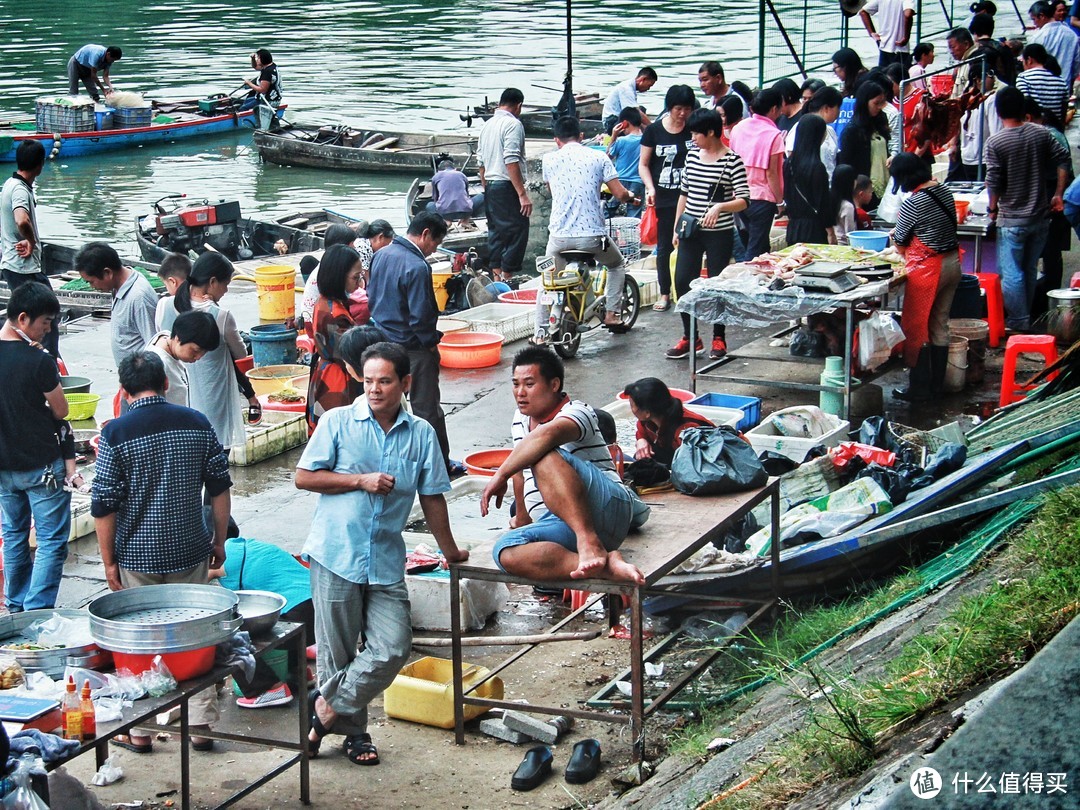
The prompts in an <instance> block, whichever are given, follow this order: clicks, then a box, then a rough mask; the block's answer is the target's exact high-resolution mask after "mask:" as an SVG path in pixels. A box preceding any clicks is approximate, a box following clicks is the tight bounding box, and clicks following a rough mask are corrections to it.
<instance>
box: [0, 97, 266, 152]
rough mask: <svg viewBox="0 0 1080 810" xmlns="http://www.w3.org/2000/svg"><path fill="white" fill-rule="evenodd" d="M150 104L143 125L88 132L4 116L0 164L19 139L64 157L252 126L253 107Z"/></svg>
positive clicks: (196, 101) (0, 127) (195, 102)
mask: <svg viewBox="0 0 1080 810" xmlns="http://www.w3.org/2000/svg"><path fill="white" fill-rule="evenodd" d="M152 104H153V107H152V111H153V118H152V119H151V123H150V124H149V125H147V126H137V127H128V128H124V129H101V130H94V131H91V132H68V133H49V132H32V131H26V130H25V129H23V128H21V127H20V124H22V125H24V126H25V125H26V124H30V125H34V119H33V118H28V119H26V120H25V121H19V120H13V119H11V118H8V117H5V119H4V120H3V121H2V122H0V163H14V162H15V150H16V149H17V148H18V146H19V144H20V143H22V142H23V141H39V142H40V143H41V145H42V146H44V147H45V153H46V155H48V156H49V157H50V158H52V159H54V160H55V159H58V158H59V159H65V160H66V159H67V158H77V157H85V156H87V155H96V154H98V153H100V152H108V151H112V150H116V149H129V148H134V147H139V146H146V145H147V144H155V143H171V142H172V141H179V140H184V139H187V138H196V137H200V136H206V135H219V134H222V133H226V132H236V131H239V130H241V129H254V128H255V126H256V119H255V111H254V110H239V109H236V108H235V107H234V108H232V109H227V110H224V111H223V110H221V109H220V106H219V105H213V104H211V105H208V104H206V100H203V104H202V105H201V106H202V107H208V108H210V109H213V108H214V107H215V106H217V107H218V109H216V110H214V111H212V112H204V111H203V109H200V103H199V99H190V100H184V101H169V102H165V101H161V102H157V101H155V102H152ZM284 112H285V105H282V106H281V107H279V108H278V110H277V113H276V114H277V117H278V118H279V119H280V118H281V116H282V115H283V114H284Z"/></svg>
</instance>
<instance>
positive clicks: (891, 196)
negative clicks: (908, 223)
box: [877, 182, 911, 223]
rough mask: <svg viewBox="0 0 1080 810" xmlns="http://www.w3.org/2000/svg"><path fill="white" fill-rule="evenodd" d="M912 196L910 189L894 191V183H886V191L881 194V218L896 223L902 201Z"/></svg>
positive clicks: (879, 210)
mask: <svg viewBox="0 0 1080 810" xmlns="http://www.w3.org/2000/svg"><path fill="white" fill-rule="evenodd" d="M910 196H911V192H910V191H895V192H894V191H893V183H892V182H888V183H886V184H885V193H884V194H883V195H881V202H879V203H878V207H877V215H878V218H879V219H882V220H884V221H885V222H889V223H895V222H896V212H897V211H899V210H900V203H902V202H903V201H904V200H906V199H907V198H908V197H910Z"/></svg>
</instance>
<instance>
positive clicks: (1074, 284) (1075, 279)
mask: <svg viewBox="0 0 1080 810" xmlns="http://www.w3.org/2000/svg"><path fill="white" fill-rule="evenodd" d="M1069 287H1070V289H1073V290H1080V270H1077V271H1076V272H1075V273H1073V274H1072V280H1071V281H1070V282H1069Z"/></svg>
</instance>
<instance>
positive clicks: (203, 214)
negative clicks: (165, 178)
mask: <svg viewBox="0 0 1080 810" xmlns="http://www.w3.org/2000/svg"><path fill="white" fill-rule="evenodd" d="M157 209H158V214H157V222H156V225H157V229H156V230H157V233H158V240H157V245H158V247H160V248H163V249H164V250H168V251H171V252H173V253H187V252H188V251H195V252H196V253H202V252H204V251H205V250H206V247H205V246H207V245H209V246H210V247H212V248H213V249H214V250H216V251H217V252H218V253H221V254H223V255H225V256H227V257H228V258H229V259H231V260H233V261H236V260H237V259H238V258H241V256H240V255H239V254H240V252H241V232H240V203H239V202H238V201H237V200H218V201H217V202H216V203H211V202H208V201H206V200H203V201H202V202H198V203H193V204H189V205H183V206H179V207H177V208H175V209H173V210H172V211H170V212H168V213H165V212H164V211H162V209H161V207H160V206H157Z"/></svg>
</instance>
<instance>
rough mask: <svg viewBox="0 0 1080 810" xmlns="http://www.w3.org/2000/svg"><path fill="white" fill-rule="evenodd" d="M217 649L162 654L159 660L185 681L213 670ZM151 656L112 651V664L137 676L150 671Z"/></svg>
mask: <svg viewBox="0 0 1080 810" xmlns="http://www.w3.org/2000/svg"><path fill="white" fill-rule="evenodd" d="M216 650H217V647H216V646H214V645H211V646H209V647H200V648H199V649H197V650H187V651H186V652H174V653H162V655H161V660H162V662H163V663H164V664H165V666H167V667H168V668H169V672H171V673H172V674H173V677H174V678H176V680H178V681H186V680H190V679H191V678H197V677H199V676H200V675H205V674H206V673H207V672H209V671H210V670H211V669H213V668H214V652H215V651H216ZM154 658H155V656H153V655H138V654H135V653H125V652H116V651H115V650H114V651H113V663H115V664H116V668H117V669H129V670H131V671H132V673H134V674H135V675H138V674H140V673H142V672H146V670H148V669H150V666H151V665H152V664H153V662H154Z"/></svg>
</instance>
